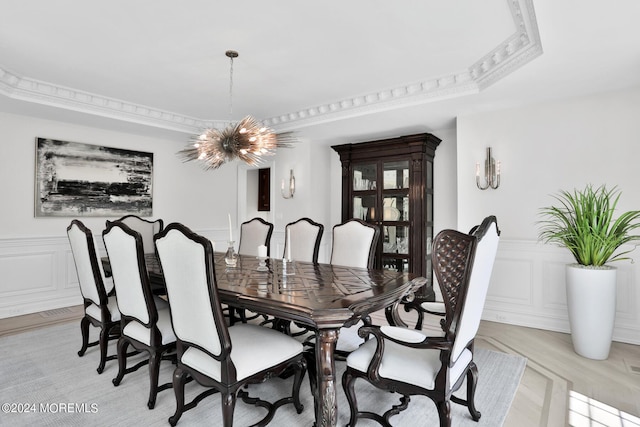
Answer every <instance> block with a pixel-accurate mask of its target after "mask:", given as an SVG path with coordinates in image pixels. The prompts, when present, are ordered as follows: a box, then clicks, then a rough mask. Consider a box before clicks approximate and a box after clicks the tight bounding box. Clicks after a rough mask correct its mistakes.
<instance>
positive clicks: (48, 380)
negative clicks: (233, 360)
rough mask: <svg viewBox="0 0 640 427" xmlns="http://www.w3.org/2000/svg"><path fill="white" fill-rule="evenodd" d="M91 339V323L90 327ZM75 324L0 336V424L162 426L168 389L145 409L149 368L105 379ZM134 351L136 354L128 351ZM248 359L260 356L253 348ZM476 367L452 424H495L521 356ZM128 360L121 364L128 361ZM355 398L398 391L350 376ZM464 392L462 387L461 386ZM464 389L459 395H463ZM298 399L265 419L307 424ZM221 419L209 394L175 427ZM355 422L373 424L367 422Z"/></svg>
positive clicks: (268, 386)
mask: <svg viewBox="0 0 640 427" xmlns="http://www.w3.org/2000/svg"><path fill="white" fill-rule="evenodd" d="M91 334H92V336H91V338H92V339H93V338H95V337H96V336H97V329H95V328H91ZM80 344H81V338H80V326H79V322H70V323H64V324H59V325H55V326H50V327H46V328H41V329H37V330H33V331H29V332H24V333H21V334H18V335H12V336H6V337H2V338H0V404H2V413H0V425H7V426H9V425H11V426H62V425H64V426H104V425H117V426H142V425H144V426H168V425H169V423H168V421H167V420H168V418H169V417H170V416H171V415H173V412H174V411H175V399H174V395H173V391H172V390H171V389H168V390H165V391H162V392H160V393H159V394H158V398H157V402H156V407H155V409H153V410H149V409H147V406H146V403H147V398H148V393H149V374H148V369H147V367H143V368H141V369H140V370H138V371H137V372H135V373H131V374H128V375H126V376H125V377H124V379H123V381H122V383H121V384H120V386H118V387H115V386H113V384H112V383H111V380H112V379H113V377H115V376H116V374H117V371H118V367H117V361H115V360H114V361H109V362H107V365H106V368H105V370H104V372H103V373H102V374H101V375H98V373H97V372H96V368H97V366H98V361H99V355H98V349H97V347H91V348H89V350H87V353H86V354H85V356H84V357H78V355H77V351H78V349H79V348H80ZM112 353H115V342H111V343H110V345H109V354H112ZM134 357H141V356H134ZM256 357H260V355H259V354H257V355H256ZM475 360H476V363H477V365H478V370H479V381H478V389H477V392H476V407H477V408H478V410H480V412H481V413H482V417H481V419H480V421H479V422H477V423H476V422H474V421H473V420H471V417H470V416H469V412H468V411H467V409H466V408H465V407H462V406H460V405H456V404H454V403H452V404H451V408H452V420H453V425H454V426H478V427H480V426H491V427H496V426H501V425H502V424H503V423H504V420H505V418H506V415H507V413H508V411H509V407H510V405H511V402H512V401H513V397H514V395H515V393H516V390H517V388H518V385H519V383H520V379H521V377H522V374H523V372H524V368H525V365H526V359H524V358H522V357H519V356H514V355H510V354H505V353H499V352H495V351H490V350H484V349H476V356H475ZM132 364H133V363H131V362H129V366H131V365H132ZM336 368H337V370H338V378H339V380H338V384H337V386H338V425H339V426H344V425H346V424H347V422H348V420H349V409H348V404H347V401H346V398H345V396H344V393H343V391H342V386H341V378H342V372H343V371H344V362H336ZM173 369H174V366H173V365H172V364H171V363H170V362H163V363H162V365H161V370H160V383H165V382H169V381H171V375H172V372H173ZM291 381H292V379H291V378H289V379H287V380H282V379H279V378H276V379H272V380H270V381H267V382H266V383H263V384H259V385H252V386H250V387H249V389H248V391H249V394H250V395H251V396H261V397H266V398H267V400H271V401H273V400H275V399H277V398H278V397H279V396H284V395H286V394H288V393H290V390H291ZM201 390H202V389H201V388H200V386H198V385H197V384H196V383H190V384H187V394H188V395H187V398H190V397H192V396H194V395H196V394H197V393H198V392H199V391H201ZM356 390H357V393H358V400H359V402H360V404H361V405H362V407H363V408H371V409H374V410H376V411H379V410H380V409H381V408H385V407H388V406H390V405H394V404H397V403H398V397H399V396H398V395H396V394H393V393H388V392H383V391H380V390H377V389H375V388H373V387H371V386H370V385H368V384H367V383H366V382H364V381H357V382H356ZM462 390H464V386H463V387H462V388H461V391H462ZM463 394H464V393H461V394H460V395H461V396H463ZM301 399H302V402H303V404H304V406H305V408H304V411H303V412H302V414H297V413H296V412H295V410H294V408H293V406H292V405H285V406H283V407H282V408H280V409H279V410H278V411H277V413H276V416H275V418H274V419H273V421H272V422H271V424H270V425H272V426H282V427H289V426H311V425H313V422H314V414H313V399H312V397H311V394H310V392H309V383H308V379H307V378H305V380H304V382H303V385H302V392H301ZM264 413H265V412H264V409H261V408H256V407H254V406H250V405H246V404H244V403H243V402H242V401H241V400H238V403H237V405H236V410H235V416H234V425H236V426H247V425H251V424H253V423H255V422H257V421H258V420H260V419H261V418H262V416H263V415H264ZM437 419H438V416H437V412H436V410H435V406H434V404H433V403H432V402H431V401H430V400H428V399H426V398H424V397H420V396H417V397H412V398H411V403H410V406H409V408H408V409H407V410H405V411H404V412H402V413H401V414H399V415H397V416H394V417H392V418H391V422H392V424H393V425H394V426H413V425H438V422H437ZM201 425H207V426H219V425H222V411H221V405H220V397H219V395H217V394H216V395H213V396H210V397H208V398H206V399H205V400H203V401H202V402H200V404H199V405H198V406H197V407H196V408H195V409H192V410H190V411H187V412H185V413H184V414H183V416H182V418H181V419H180V421H179V423H178V426H183V427H188V426H201ZM358 425H359V426H363V427H364V426H374V425H377V424H376V423H374V422H372V421H369V420H362V421H360V422H358Z"/></svg>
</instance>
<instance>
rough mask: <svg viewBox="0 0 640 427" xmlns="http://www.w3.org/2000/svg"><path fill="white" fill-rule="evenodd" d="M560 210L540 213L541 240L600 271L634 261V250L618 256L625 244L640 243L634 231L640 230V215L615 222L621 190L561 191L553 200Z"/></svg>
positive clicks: (549, 208)
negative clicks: (619, 250)
mask: <svg viewBox="0 0 640 427" xmlns="http://www.w3.org/2000/svg"><path fill="white" fill-rule="evenodd" d="M553 197H554V198H555V199H556V200H557V201H558V202H559V205H558V206H547V207H544V208H541V209H540V215H541V216H542V217H544V220H542V221H539V222H538V225H539V227H540V228H539V238H540V240H542V241H543V242H545V243H552V244H556V245H558V246H563V247H566V248H567V249H569V251H571V254H572V255H573V257H574V258H575V259H576V261H577V262H578V263H579V264H582V265H588V266H594V267H599V266H603V265H605V264H606V263H608V262H612V261H620V260H625V259H630V258H629V257H626V256H625V255H626V254H628V253H629V252H631V251H632V250H633V249H635V247H634V248H632V249H629V250H626V251H623V252H619V253H616V251H617V250H618V248H620V246H622V245H624V244H633V243H634V242H636V241H640V236H638V235H635V234H633V231H634V230H635V229H637V228H640V211H629V212H625V213H623V214H622V215H620V216H619V217H618V218H617V219H615V220H614V218H613V215H614V211H615V209H616V205H617V204H618V200H619V199H620V191H619V190H618V189H617V187H614V188H612V189H611V190H607V188H606V187H605V186H604V185H602V186H600V187H598V188H596V189H594V188H593V186H592V185H587V186H586V187H585V189H584V190H574V191H573V192H572V193H571V192H568V191H560V192H559V193H558V194H557V195H554V196H553Z"/></svg>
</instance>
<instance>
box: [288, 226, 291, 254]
mask: <svg viewBox="0 0 640 427" xmlns="http://www.w3.org/2000/svg"><path fill="white" fill-rule="evenodd" d="M287 260H289V261H291V231H290V230H289V229H288V228H287Z"/></svg>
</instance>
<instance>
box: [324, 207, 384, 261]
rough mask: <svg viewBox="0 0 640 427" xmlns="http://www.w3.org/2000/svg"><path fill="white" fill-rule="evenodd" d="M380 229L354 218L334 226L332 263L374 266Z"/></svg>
mask: <svg viewBox="0 0 640 427" xmlns="http://www.w3.org/2000/svg"><path fill="white" fill-rule="evenodd" d="M379 235H380V229H379V228H378V227H376V226H374V225H372V224H368V223H366V222H364V221H362V220H360V219H356V218H352V219H350V220H348V221H346V222H344V223H342V224H338V225H335V226H334V227H333V239H332V242H331V264H332V265H342V266H345V267H359V268H372V267H373V256H374V254H375V248H376V243H377V242H378V236H379Z"/></svg>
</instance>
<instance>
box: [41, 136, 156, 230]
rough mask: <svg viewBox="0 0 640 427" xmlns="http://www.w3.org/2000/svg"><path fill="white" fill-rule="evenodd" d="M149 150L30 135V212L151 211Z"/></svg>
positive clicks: (110, 213)
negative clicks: (33, 164) (32, 152)
mask: <svg viewBox="0 0 640 427" xmlns="http://www.w3.org/2000/svg"><path fill="white" fill-rule="evenodd" d="M152 189H153V153H145V152H141V151H132V150H124V149H121V148H110V147H102V146H98V145H90V144H83V143H77V142H68V141H59V140H55V139H46V138H36V203H35V215H36V217H43V216H64V217H77V216H104V217H109V216H121V215H126V214H136V215H139V216H151V214H152Z"/></svg>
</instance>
